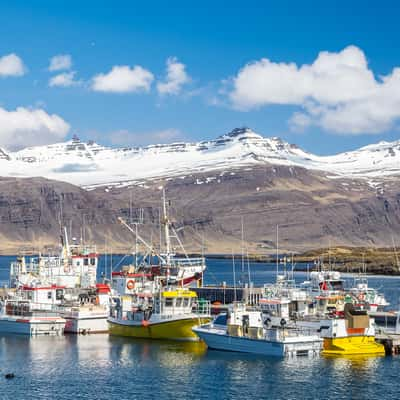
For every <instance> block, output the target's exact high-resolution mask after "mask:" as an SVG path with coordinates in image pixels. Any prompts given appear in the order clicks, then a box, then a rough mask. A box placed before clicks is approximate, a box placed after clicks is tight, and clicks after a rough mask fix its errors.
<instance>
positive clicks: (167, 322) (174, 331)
mask: <svg viewBox="0 0 400 400" xmlns="http://www.w3.org/2000/svg"><path fill="white" fill-rule="evenodd" d="M210 320H211V316H210V305H209V303H208V302H205V301H202V300H200V299H198V298H197V294H196V293H195V292H193V291H191V290H188V289H185V288H166V289H164V290H160V291H159V292H157V293H155V294H153V295H152V296H141V295H140V293H139V294H138V296H121V297H117V298H114V304H113V306H112V307H111V311H110V317H109V318H108V324H109V331H110V334H111V335H116V336H130V337H137V338H149V339H169V340H185V341H196V340H199V338H198V336H197V335H196V334H195V333H194V332H193V331H192V327H194V326H196V325H201V324H205V323H207V322H210Z"/></svg>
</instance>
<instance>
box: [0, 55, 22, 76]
mask: <svg viewBox="0 0 400 400" xmlns="http://www.w3.org/2000/svg"><path fill="white" fill-rule="evenodd" d="M25 71H26V68H25V66H24V63H23V62H22V60H21V58H20V57H18V56H17V55H16V54H14V53H12V54H8V55H6V56H3V57H0V77H6V76H22V75H24V74H25Z"/></svg>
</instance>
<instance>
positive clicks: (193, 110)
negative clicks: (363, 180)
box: [0, 1, 400, 154]
mask: <svg viewBox="0 0 400 400" xmlns="http://www.w3.org/2000/svg"><path fill="white" fill-rule="evenodd" d="M29 3H31V5H29ZM191 3H192V2H187V1H186V2H158V1H153V2H151V3H148V4H147V5H144V4H143V3H139V2H134V1H126V2H124V1H114V2H111V1H110V2H102V1H95V2H94V1H93V2H91V1H85V2H75V1H65V2H64V1H56V2H55V1H32V2H29V1H24V2H22V1H10V2H1V13H0V35H1V37H2V40H1V41H0V107H1V109H0V146H1V145H3V146H6V147H12V146H17V147H18V146H22V145H24V144H27V145H30V144H34V143H45V142H47V141H57V140H58V139H60V138H61V139H62V140H63V138H64V137H65V138H69V137H71V135H72V134H73V133H77V134H78V135H79V136H80V137H81V138H82V139H85V140H87V139H91V138H94V139H95V140H96V141H98V142H100V143H103V144H111V145H123V144H126V145H134V144H143V143H151V142H157V141H158V142H163V141H165V142H166V141H178V140H193V141H195V140H200V139H212V138H214V137H216V136H218V135H220V134H222V133H225V132H227V131H229V130H231V129H232V128H234V127H237V126H243V125H246V126H249V127H251V128H252V129H254V130H256V131H258V132H260V133H262V134H263V135H264V136H280V137H282V138H284V139H285V140H287V141H289V142H292V143H297V144H298V145H300V146H301V147H303V148H305V149H306V150H309V151H312V152H315V153H319V154H332V153H335V152H339V151H345V150H349V149H354V148H357V147H359V146H362V145H365V144H369V143H373V142H377V141H380V140H395V139H398V138H400V131H399V129H398V118H399V117H400V111H399V115H397V109H398V106H399V109H400V99H398V97H397V95H396V93H397V89H398V88H399V89H400V86H397V85H398V80H397V77H396V76H395V74H393V69H394V68H396V67H397V66H400V53H399V51H398V50H397V48H398V42H399V28H398V18H399V14H400V13H399V6H398V5H397V3H396V2H387V1H380V2H379V3H375V5H374V6H370V5H368V4H367V2H361V1H359V2H357V1H353V2H345V1H337V2H330V3H329V4H326V5H324V3H325V2H317V1H315V2H305V1H303V2H293V1H291V2H285V1H279V2H268V1H260V2H255V1H247V2H243V1H241V2H235V1H231V2H229V3H226V2H215V1H214V2H208V1H203V2H201V3H199V5H197V6H193V5H192V4H191ZM348 3H351V5H349V4H348ZM349 46H351V47H349ZM346 48H348V50H347V51H346V52H345V53H341V52H343V50H344V49H346ZM323 51H326V52H329V53H330V54H331V55H332V56H333V57H328V58H329V60H328V61H327V62H324V67H323V68H324V71H323V76H322V77H321V72H320V68H317V67H315V68H311V69H310V68H307V65H308V66H310V65H312V64H313V63H314V62H315V61H316V60H317V58H318V55H319V53H320V52H323ZM10 54H15V55H16V56H17V57H18V58H19V59H20V61H21V62H22V63H23V69H24V71H23V73H20V74H18V73H15V74H12V73H5V74H3V75H4V76H1V57H4V56H7V55H10ZM57 55H68V56H70V57H71V60H72V65H71V66H70V67H66V68H65V69H59V70H56V71H49V62H50V59H51V58H52V57H54V56H57ZM363 57H364V58H365V61H366V62H367V66H365V65H364V61H363V60H364V58H363ZM263 58H264V59H268V60H269V61H268V62H263V61H261V60H262V59H263ZM339 58H340V60H343V59H344V60H345V61H344V63H345V64H346V63H347V64H350V66H351V67H352V66H353V64H354V63H355V64H356V70H354V71H350V70H349V69H348V68H347V67H348V65H347V64H346V65H344V67H343V66H342V65H341V66H340V67H337V68H341V70H340V71H341V72H340V74H341V75H340V76H341V80H340V82H339V84H338V81H337V79H338V78H337V73H336V72H337V69H336V64H337V59H339ZM168 59H169V60H170V64H172V66H175V67H176V68H177V70H178V72H177V76H176V77H175V79H176V80H175V81H174V79H172V80H171V79H169V78H168V76H167V70H166V68H167V65H166V63H167V60H168ZM7 60H8V59H7ZM321 60H322V59H321ZM353 61H354V62H353ZM289 63H295V64H296V66H295V67H293V65H292V66H291V67H290V65H289ZM304 65H306V67H305V68H302V66H304ZM115 66H120V67H121V66H123V67H124V68H125V69H124V70H119V69H117V70H116V71H114V72H115V73H114V74H113V75H110V73H111V71H112V69H113V67H115ZM135 66H139V67H140V71H138V70H133V69H134V67H135ZM247 66H251V67H249V68H247ZM342 67H343V68H342ZM179 68H180V69H179ZM182 68H183V72H182ZM350 69H351V68H350ZM132 71H133V72H132ZM143 71H144V72H143ZM175 71H176V70H175ZM357 71H360V72H359V73H358V72H357ZM72 72H74V75H73V76H72V75H71V73H72ZM123 72H126V75H125V74H122V73H123ZM138 72H143V73H142V74H141V75H143V74H144V77H143V76H142V78H141V79H142V80H141V81H140V83H137V81H136V79H137V73H138ZM241 72H242V74H241ZM120 73H121V74H122V75H121V76H119V75H118V74H120ZM61 74H70V75H69V81H68V82H67V85H66V86H60V85H53V86H50V84H49V83H50V79H52V78H54V77H56V76H57V75H61ZM135 74H136V75H135ZM146 74H148V75H146ZM117 75H118V76H117ZM99 76H100V78H99V79H101V81H98V83H99V84H98V85H97V86H96V85H95V84H94V82H95V78H96V77H99ZM146 76H147V78H148V80H147V81H143V79H144V80H145V78H146ZM358 76H362V79H361V78H360V81H359V82H358V78H357V77H358ZM382 76H384V77H387V78H388V79H387V80H389V81H390V82H389V83H388V84H387V85H385V86H384V85H383V84H382V82H383V81H382V80H381V78H380V77H382ZM124 77H127V78H132V84H131V86H130V87H128V86H129V85H128V84H127V85H128V86H127V87H124V86H123V85H124V84H125V83H126V80H125V78H124ZM276 77H278V78H276ZM65 78H66V77H65V76H64V78H63V79H65ZM114 78H115V79H116V80H117V82H116V80H115V79H114ZM389 78H393V79H389ZM395 78H396V79H395ZM260 79H261V80H262V83H260V82H261V81H260ZM274 81H275V83H276V85H275V84H274ZM354 81H357V82H356V83H355V84H354V87H353V82H354ZM63 82H65V80H64V81H63ZM135 82H136V83H135ZM168 82H169V84H168ZM343 82H344V83H343ZM346 82H349V85H347V84H346ZM166 83H167V84H168V85H167V86H164V92H162V90H161V86H159V85H160V84H161V85H162V84H164V85H165V84H166ZM342 83H343V85H342ZM113 85H117V86H113ZM121 85H122V86H121ZM135 85H136V86H135ZM271 85H272V86H271ZM293 88H295V90H294V89H293ZM293 91H294V92H295V93H293ZM244 99H245V100H244ZM386 102H387V103H386ZM383 104H384V105H385V107H383ZM379 106H381V107H382V110H379V112H375V109H377V108H379ZM20 107H23V108H24V110H25V113H24V115H22V117H21V113H20V112H18V113H12V112H13V111H15V110H16V109H18V108H20ZM32 110H42V111H43V112H44V113H45V114H46V115H45V116H43V115H42V114H40V115H39V114H37V113H36V114H34V115H31V114H30V112H31V111H32ZM2 114H3V115H2ZM22 114H23V113H22ZM53 114H55V115H56V116H58V117H59V118H61V119H62V121H64V122H65V125H62V124H60V121H50V122H47V121H46V118H47V117H46V116H47V115H50V116H51V115H53ZM38 119H39V121H38ZM21 120H22V121H21ZM20 123H21V127H19V125H18V124H20ZM2 130H3V133H2ZM15 137H18V139H15ZM2 138H3V139H2ZM13 141H15V143H14V142H13Z"/></svg>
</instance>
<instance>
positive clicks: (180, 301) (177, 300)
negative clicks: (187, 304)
mask: <svg viewBox="0 0 400 400" xmlns="http://www.w3.org/2000/svg"><path fill="white" fill-rule="evenodd" d="M182 300H183V299H180V298H177V299H176V300H175V305H176V307H182Z"/></svg>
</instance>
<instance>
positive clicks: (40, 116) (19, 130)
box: [0, 107, 70, 149]
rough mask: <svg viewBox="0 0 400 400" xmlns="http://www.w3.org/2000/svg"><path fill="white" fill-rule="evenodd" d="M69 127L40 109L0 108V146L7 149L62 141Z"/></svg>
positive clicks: (56, 117)
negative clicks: (11, 109)
mask: <svg viewBox="0 0 400 400" xmlns="http://www.w3.org/2000/svg"><path fill="white" fill-rule="evenodd" d="M69 129H70V126H69V124H68V123H67V122H65V121H64V120H63V119H62V118H61V117H59V116H58V115H56V114H48V113H47V112H46V111H44V110H42V109H28V108H24V107H18V108H17V109H16V110H15V111H8V110H6V109H4V108H1V107H0V146H4V147H6V148H9V149H15V148H21V147H26V146H31V145H41V144H48V143H54V142H57V141H59V140H61V139H63V138H64V137H65V136H66V134H67V133H68V131H69Z"/></svg>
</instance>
